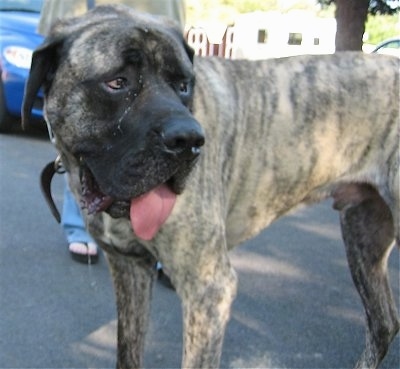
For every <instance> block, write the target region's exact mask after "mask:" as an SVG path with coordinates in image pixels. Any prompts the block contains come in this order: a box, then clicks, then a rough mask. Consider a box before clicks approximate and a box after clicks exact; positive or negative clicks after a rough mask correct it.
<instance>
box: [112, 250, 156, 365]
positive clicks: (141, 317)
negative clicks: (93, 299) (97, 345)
mask: <svg viewBox="0 0 400 369" xmlns="http://www.w3.org/2000/svg"><path fill="white" fill-rule="evenodd" d="M107 260H108V263H109V266H110V271H111V276H112V279H113V283H114V289H115V294H116V301H117V314H118V353H117V368H118V369H133V368H141V367H142V359H143V350H144V342H145V335H146V331H147V327H148V320H149V312H150V299H151V291H152V285H153V280H154V274H155V268H154V263H155V260H154V259H153V257H152V256H151V255H150V254H148V255H145V256H143V255H141V256H140V257H136V256H128V255H123V254H117V253H108V254H107Z"/></svg>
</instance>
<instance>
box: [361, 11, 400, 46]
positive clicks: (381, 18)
mask: <svg viewBox="0 0 400 369" xmlns="http://www.w3.org/2000/svg"><path fill="white" fill-rule="evenodd" d="M399 34H400V22H399V17H398V15H375V16H373V15H369V16H368V19H367V22H366V24H365V35H366V36H367V37H366V39H365V40H364V42H366V43H368V44H373V45H376V44H378V43H379V42H381V41H383V40H385V39H387V38H390V37H393V36H396V35H399Z"/></svg>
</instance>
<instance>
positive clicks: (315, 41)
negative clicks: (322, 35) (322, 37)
mask: <svg viewBox="0 0 400 369" xmlns="http://www.w3.org/2000/svg"><path fill="white" fill-rule="evenodd" d="M314 45H315V46H318V45H319V37H314Z"/></svg>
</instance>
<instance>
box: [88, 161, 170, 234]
mask: <svg viewBox="0 0 400 369" xmlns="http://www.w3.org/2000/svg"><path fill="white" fill-rule="evenodd" d="M80 177H81V178H80V179H81V185H82V204H81V205H82V207H83V208H86V209H87V211H88V213H89V214H94V213H99V212H101V211H106V212H107V213H109V214H110V215H111V216H112V217H115V218H119V217H130V222H131V225H132V229H133V231H134V232H135V234H136V236H137V237H139V238H141V239H143V240H151V239H152V238H153V237H154V236H155V235H156V234H157V232H158V231H159V229H160V228H161V226H162V225H163V224H164V223H165V222H166V220H167V219H168V217H169V215H170V214H171V212H172V210H173V207H174V205H175V201H176V197H177V193H178V192H177V189H173V187H174V186H173V185H174V180H173V179H171V180H170V181H167V183H162V184H159V185H157V186H156V187H154V188H152V189H150V190H149V191H147V192H145V193H142V194H140V195H138V196H135V197H134V198H132V199H126V200H119V199H114V198H112V197H111V196H108V195H105V194H104V193H103V192H102V191H101V189H100V187H99V185H98V184H97V182H96V180H95V178H94V176H93V174H92V173H91V171H90V170H89V169H88V168H87V167H86V166H82V167H81V176H80Z"/></svg>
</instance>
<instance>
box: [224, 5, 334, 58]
mask: <svg viewBox="0 0 400 369" xmlns="http://www.w3.org/2000/svg"><path fill="white" fill-rule="evenodd" d="M335 34H336V20H335V19H334V18H317V17H315V16H314V15H313V14H312V13H309V12H305V11H291V12H289V13H287V14H282V13H279V12H254V13H247V14H241V15H239V16H238V18H237V20H236V22H235V27H234V40H233V50H232V57H233V58H236V59H239V58H246V59H265V58H275V57H282V56H291V55H300V54H331V53H334V51H335Z"/></svg>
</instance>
